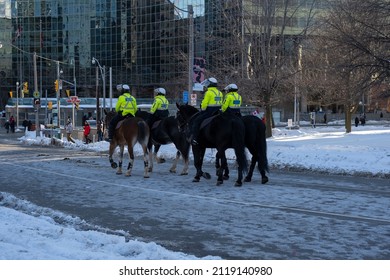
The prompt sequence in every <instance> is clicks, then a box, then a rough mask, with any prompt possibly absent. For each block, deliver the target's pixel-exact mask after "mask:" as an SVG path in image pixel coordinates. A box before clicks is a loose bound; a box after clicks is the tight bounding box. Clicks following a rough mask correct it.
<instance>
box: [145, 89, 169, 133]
mask: <svg viewBox="0 0 390 280" xmlns="http://www.w3.org/2000/svg"><path fill="white" fill-rule="evenodd" d="M154 93H155V94H156V95H155V96H154V101H153V105H152V107H151V108H150V113H151V114H152V118H151V120H149V126H150V127H151V126H152V125H153V123H154V122H156V121H158V120H162V119H165V118H167V117H169V111H168V106H169V102H168V100H167V98H166V97H165V95H166V90H165V89H164V88H157V89H155V90H154Z"/></svg>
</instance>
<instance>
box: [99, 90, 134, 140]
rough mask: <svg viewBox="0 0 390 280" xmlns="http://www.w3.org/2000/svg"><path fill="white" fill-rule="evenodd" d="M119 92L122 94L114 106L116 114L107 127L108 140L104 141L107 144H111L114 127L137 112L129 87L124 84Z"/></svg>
mask: <svg viewBox="0 0 390 280" xmlns="http://www.w3.org/2000/svg"><path fill="white" fill-rule="evenodd" d="M121 90H122V91H123V94H122V95H121V96H119V98H118V102H117V103H116V106H115V111H116V112H117V114H116V115H115V116H114V117H113V118H112V120H111V122H110V124H109V126H108V139H106V141H108V142H111V141H112V139H113V138H114V132H115V127H116V125H117V124H118V122H119V121H121V120H123V119H125V118H127V117H134V116H135V113H136V112H137V100H136V99H135V98H134V96H132V95H131V94H130V87H129V86H128V85H126V84H124V85H122V88H121Z"/></svg>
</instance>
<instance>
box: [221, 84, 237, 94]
mask: <svg viewBox="0 0 390 280" xmlns="http://www.w3.org/2000/svg"><path fill="white" fill-rule="evenodd" d="M223 90H224V91H226V92H231V91H237V90H238V86H237V85H236V84H230V85H228V86H227V87H225V88H224V89H223Z"/></svg>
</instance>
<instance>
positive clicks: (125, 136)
mask: <svg viewBox="0 0 390 280" xmlns="http://www.w3.org/2000/svg"><path fill="white" fill-rule="evenodd" d="M104 113H105V115H106V116H105V118H104V122H105V127H107V125H108V124H109V123H110V121H111V119H112V118H113V117H114V116H115V114H116V113H115V112H113V111H106V110H104ZM149 137H150V130H149V126H148V124H147V123H146V122H145V121H144V120H143V119H141V118H138V117H133V118H130V117H129V118H126V119H124V120H123V121H120V122H119V123H118V125H117V127H116V129H115V133H114V138H113V139H112V141H111V143H110V148H109V160H110V163H111V167H112V168H118V169H117V171H116V174H122V163H123V152H124V148H125V145H127V149H128V153H129V165H128V167H127V171H126V174H125V175H126V176H131V171H132V169H133V164H134V150H133V148H134V145H135V144H136V143H137V142H138V143H139V144H140V145H141V146H142V150H143V152H144V178H149V163H150V164H151V165H153V161H152V154H151V153H149V149H148V142H149ZM117 146H119V165H118V164H117V163H116V162H114V160H113V158H112V155H113V153H114V151H115V149H116V147H117Z"/></svg>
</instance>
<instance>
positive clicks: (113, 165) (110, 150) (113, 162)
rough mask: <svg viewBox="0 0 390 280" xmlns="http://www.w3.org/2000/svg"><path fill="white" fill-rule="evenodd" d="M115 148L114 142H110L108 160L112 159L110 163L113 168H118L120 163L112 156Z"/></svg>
mask: <svg viewBox="0 0 390 280" xmlns="http://www.w3.org/2000/svg"><path fill="white" fill-rule="evenodd" d="M115 148H116V147H114V144H110V148H109V152H108V160H109V161H110V165H111V167H112V168H114V169H115V168H117V167H118V164H117V163H116V162H115V161H114V159H113V158H112V155H113V153H114V151H115Z"/></svg>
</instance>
